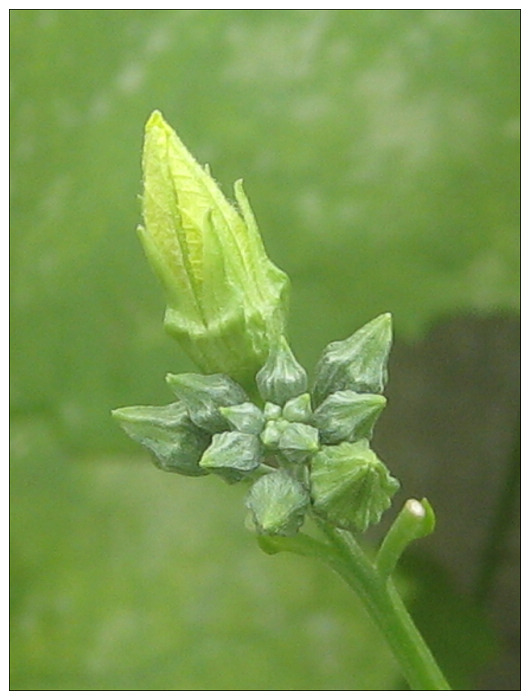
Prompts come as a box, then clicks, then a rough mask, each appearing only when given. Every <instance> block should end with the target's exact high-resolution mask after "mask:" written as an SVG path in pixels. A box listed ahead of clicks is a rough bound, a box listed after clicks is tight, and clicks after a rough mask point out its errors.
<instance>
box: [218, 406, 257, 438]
mask: <svg viewBox="0 0 530 700" xmlns="http://www.w3.org/2000/svg"><path fill="white" fill-rule="evenodd" d="M219 411H220V412H221V414H222V415H223V416H224V417H225V418H226V420H227V421H228V422H229V423H230V425H231V426H232V428H235V430H239V432H240V433H250V434H251V435H259V434H260V433H261V431H262V430H263V426H264V425H265V418H264V417H263V413H262V412H261V411H260V410H259V408H258V407H257V406H255V405H254V404H253V403H250V402H246V403H240V404H237V405H236V406H227V407H225V408H220V409H219Z"/></svg>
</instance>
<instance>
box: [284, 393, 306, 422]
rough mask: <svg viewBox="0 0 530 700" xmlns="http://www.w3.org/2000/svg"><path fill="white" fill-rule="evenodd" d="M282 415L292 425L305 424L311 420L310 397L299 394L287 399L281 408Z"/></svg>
mask: <svg viewBox="0 0 530 700" xmlns="http://www.w3.org/2000/svg"><path fill="white" fill-rule="evenodd" d="M282 415H283V417H284V418H285V420H288V421H291V422H292V423H306V422H307V421H308V420H309V419H310V418H311V396H310V395H309V394H300V396H296V397H295V398H294V399H289V401H287V403H286V404H285V406H284V407H283V411H282Z"/></svg>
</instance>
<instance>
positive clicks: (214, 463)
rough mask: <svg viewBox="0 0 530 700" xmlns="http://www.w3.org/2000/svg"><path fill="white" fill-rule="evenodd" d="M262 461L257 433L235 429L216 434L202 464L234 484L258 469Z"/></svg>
mask: <svg viewBox="0 0 530 700" xmlns="http://www.w3.org/2000/svg"><path fill="white" fill-rule="evenodd" d="M260 462H261V446H260V442H259V439H258V438H257V437H256V435H249V434H248V433H238V432H235V431H234V432H226V433H217V435H214V436H213V438H212V442H211V445H210V447H208V449H207V450H206V451H205V453H204V454H203V456H202V459H201V461H200V465H201V467H203V468H204V469H207V470H208V471H211V472H212V473H214V474H219V476H220V477H222V478H223V479H224V480H225V481H227V482H228V483H229V484H234V483H236V482H237V481H240V480H241V479H243V478H244V477H245V476H248V474H250V473H252V472H253V471H254V470H255V469H257V468H258V467H259V465H260Z"/></svg>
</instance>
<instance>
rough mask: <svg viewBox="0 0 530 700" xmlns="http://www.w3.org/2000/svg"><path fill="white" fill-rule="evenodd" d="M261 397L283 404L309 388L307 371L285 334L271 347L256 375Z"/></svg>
mask: <svg viewBox="0 0 530 700" xmlns="http://www.w3.org/2000/svg"><path fill="white" fill-rule="evenodd" d="M256 384H257V385H258V390H259V393H260V396H261V398H262V399H263V400H264V401H270V402H272V403H275V404H279V405H280V406H283V405H284V403H285V402H286V401H288V400H289V399H292V398H294V397H295V396H299V395H300V394H303V393H304V392H305V391H306V390H307V373H306V371H305V369H304V368H303V367H302V365H300V364H299V363H298V362H297V361H296V358H295V356H294V355H293V353H292V351H291V348H290V347H289V344H288V343H287V340H286V339H285V337H284V336H282V337H281V338H280V340H279V342H278V343H277V344H276V345H275V346H274V347H273V348H272V349H271V351H270V353H269V357H268V359H267V362H266V363H265V365H264V366H263V367H262V368H261V369H260V371H259V372H258V373H257V375H256Z"/></svg>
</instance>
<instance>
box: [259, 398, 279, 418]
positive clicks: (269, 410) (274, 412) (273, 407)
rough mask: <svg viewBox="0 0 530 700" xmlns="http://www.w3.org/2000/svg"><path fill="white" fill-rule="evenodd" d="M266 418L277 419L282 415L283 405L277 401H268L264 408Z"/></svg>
mask: <svg viewBox="0 0 530 700" xmlns="http://www.w3.org/2000/svg"><path fill="white" fill-rule="evenodd" d="M263 415H264V416H265V420H277V419H278V418H279V417H280V416H281V415H282V407H281V406H278V405H277V404H275V403H269V402H268V401H267V403H266V404H265V406H264V408H263Z"/></svg>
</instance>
